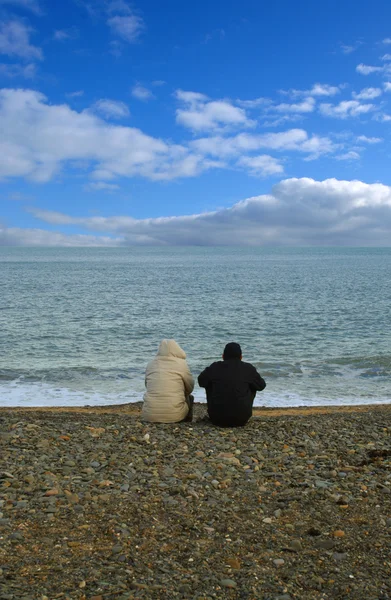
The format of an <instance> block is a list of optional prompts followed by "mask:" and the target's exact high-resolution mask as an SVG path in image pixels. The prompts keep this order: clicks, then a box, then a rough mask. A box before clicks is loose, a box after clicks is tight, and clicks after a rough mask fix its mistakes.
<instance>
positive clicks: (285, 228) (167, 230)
mask: <svg viewBox="0 0 391 600" xmlns="http://www.w3.org/2000/svg"><path fill="white" fill-rule="evenodd" d="M33 214H35V216H36V218H39V219H41V220H43V221H45V222H47V223H50V224H52V225H56V226H62V227H64V226H66V225H77V226H79V227H83V228H86V229H87V230H90V231H93V232H95V233H104V234H105V235H113V236H119V237H118V240H117V242H116V243H117V245H120V244H121V245H130V244H155V245H191V244H196V245H211V246H213V245H214V246H216V245H230V246H235V245H247V246H264V245H286V246H303V245H304V246H305V245H314V246H324V245H329V246H334V245H341V246H350V245H358V246H390V240H391V187H389V186H386V185H382V184H367V183H363V182H361V181H339V180H337V179H327V180H325V181H315V180H313V179H309V178H302V179H296V178H295V179H286V180H284V181H281V182H280V183H278V184H276V185H275V186H274V187H273V188H272V191H271V193H270V194H265V195H261V196H255V197H252V198H248V199H246V200H243V201H241V202H238V203H237V204H234V205H233V206H232V207H230V208H226V209H220V210H216V211H214V212H209V213H202V214H195V215H190V216H176V217H160V218H153V219H143V220H137V219H133V218H131V217H114V216H113V217H84V218H83V217H70V216H68V215H65V214H62V213H56V212H54V213H53V212H47V211H40V210H35V211H34V212H33ZM5 231H6V232H7V230H5ZM23 231H24V230H17V233H13V236H11V238H12V243H14V244H18V245H31V241H30V240H31V234H23ZM41 231H42V230H41ZM45 234H47V235H50V233H49V232H44V233H42V234H41V238H42V241H41V244H42V245H47V242H46V239H45ZM4 235H5V236H6V237H5V239H4ZM58 235H61V234H58ZM9 237H10V236H8V239H7V233H5V234H4V231H3V239H2V236H1V234H0V244H1V243H2V244H3V245H7V244H9V243H10V241H9ZM63 237H64V240H63V242H61V241H60V242H58V245H65V244H66V243H67V242H66V239H67V236H63ZM70 237H71V236H70ZM86 237H88V236H86ZM26 238H27V241H26ZM99 239H101V238H99V236H97V237H96V238H94V240H95V244H97V243H99ZM1 240H2V241H1ZM96 240H98V242H97V241H96ZM108 243H113V240H111V239H110V241H109V242H108ZM69 245H72V244H71V243H70V244H69ZM73 245H77V244H76V243H74V244H73Z"/></svg>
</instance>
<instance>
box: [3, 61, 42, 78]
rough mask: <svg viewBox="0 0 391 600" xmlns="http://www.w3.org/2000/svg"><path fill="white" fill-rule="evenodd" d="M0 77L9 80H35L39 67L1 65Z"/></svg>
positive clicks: (32, 65)
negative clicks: (18, 78)
mask: <svg viewBox="0 0 391 600" xmlns="http://www.w3.org/2000/svg"><path fill="white" fill-rule="evenodd" d="M0 75H3V76H4V77H9V78H14V77H23V78H24V79H34V78H35V76H36V75H37V67H36V65H35V64H34V63H29V64H27V65H19V64H5V63H1V64H0Z"/></svg>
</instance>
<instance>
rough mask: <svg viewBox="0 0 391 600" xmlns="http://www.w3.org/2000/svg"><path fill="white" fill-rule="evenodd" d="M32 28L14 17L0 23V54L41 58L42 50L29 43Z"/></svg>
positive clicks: (28, 58)
mask: <svg viewBox="0 0 391 600" xmlns="http://www.w3.org/2000/svg"><path fill="white" fill-rule="evenodd" d="M31 32H32V29H31V28H30V27H27V26H26V25H24V23H22V22H21V21H17V20H16V19H14V20H12V21H8V22H3V23H0V54H6V55H8V56H18V57H20V58H23V59H26V60H31V59H36V60H42V58H43V55H42V50H41V49H40V48H37V47H36V46H33V45H32V44H30V33H31Z"/></svg>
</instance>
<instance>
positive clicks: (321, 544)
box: [315, 538, 335, 550]
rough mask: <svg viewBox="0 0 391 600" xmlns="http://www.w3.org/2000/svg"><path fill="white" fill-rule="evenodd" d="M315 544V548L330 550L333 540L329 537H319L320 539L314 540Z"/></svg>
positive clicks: (332, 546) (333, 543)
mask: <svg viewBox="0 0 391 600" xmlns="http://www.w3.org/2000/svg"><path fill="white" fill-rule="evenodd" d="M315 546H316V548H321V549H322V550H331V549H332V548H334V546H335V542H334V540H331V539H330V538H328V539H325V540H324V539H321V540H316V542H315Z"/></svg>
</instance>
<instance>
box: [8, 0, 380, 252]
mask: <svg viewBox="0 0 391 600" xmlns="http://www.w3.org/2000/svg"><path fill="white" fill-rule="evenodd" d="M390 131H391V3H390V2H389V0H373V1H372V2H371V3H370V10H369V5H368V2H367V0H354V1H353V0H338V1H337V0H328V2H327V3H325V2H314V1H313V0H273V2H272V1H262V2H260V1H259V0H245V1H244V2H243V0H241V1H239V0H226V2H224V3H222V2H217V1H211V0H198V1H197V2H183V0H166V1H165V2H164V3H162V2H161V1H158V0H138V2H129V1H128V0H62V1H61V2H53V0H0V245H2V246H107V247H112V246H113V247H115V246H127V245H205V246H213V245H244V246H318V245H321V246H328V245H332V246H391V169H390V156H391V148H390V139H391V138H390Z"/></svg>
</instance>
